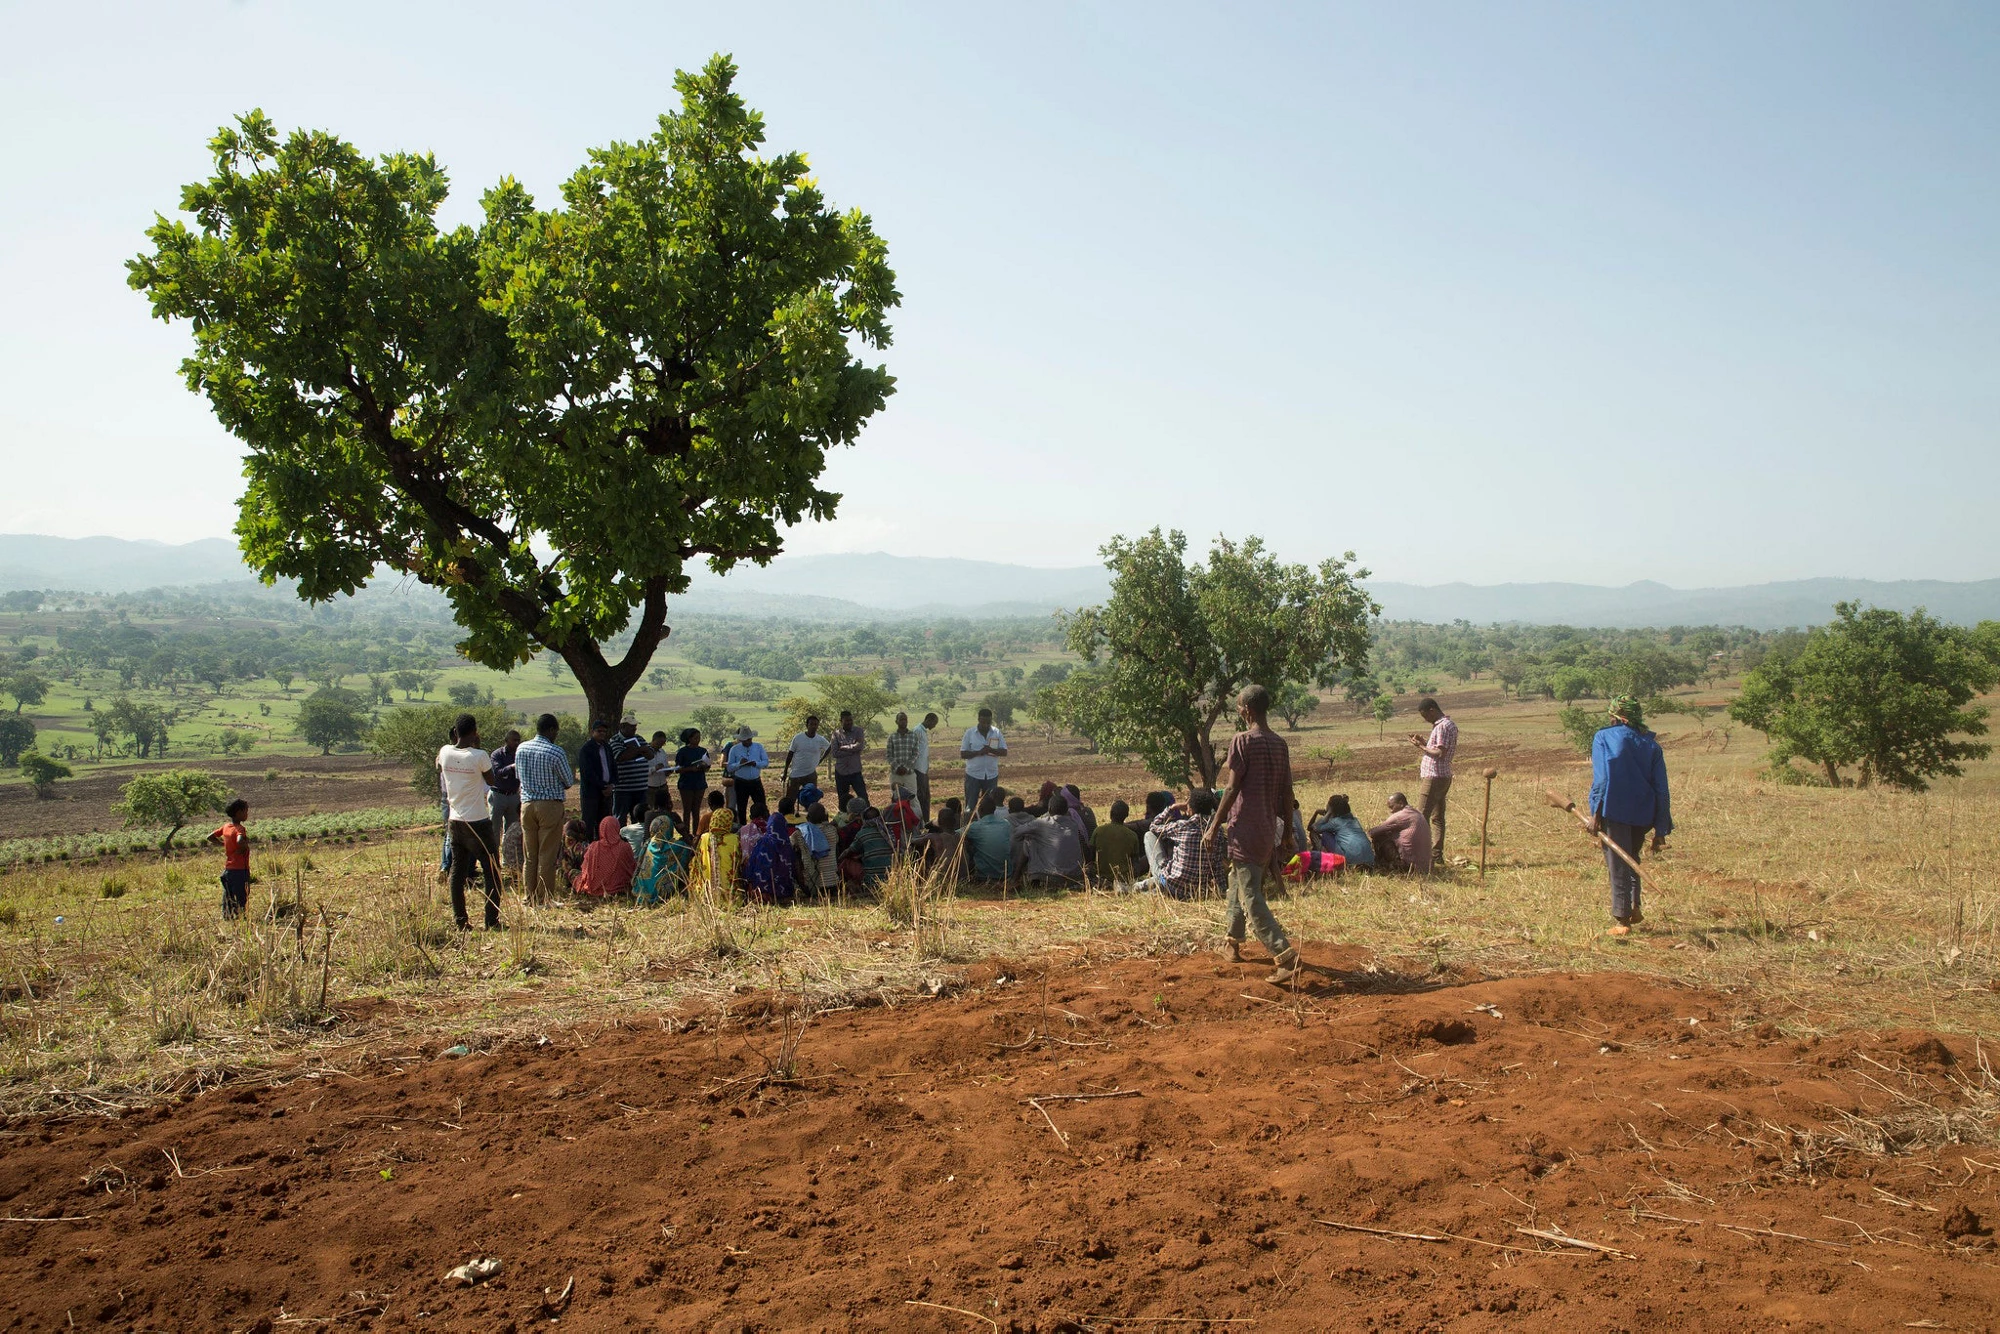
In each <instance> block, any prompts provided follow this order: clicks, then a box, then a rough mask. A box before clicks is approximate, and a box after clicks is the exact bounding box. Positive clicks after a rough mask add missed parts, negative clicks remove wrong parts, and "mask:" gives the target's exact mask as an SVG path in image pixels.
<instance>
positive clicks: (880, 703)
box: [812, 676, 898, 738]
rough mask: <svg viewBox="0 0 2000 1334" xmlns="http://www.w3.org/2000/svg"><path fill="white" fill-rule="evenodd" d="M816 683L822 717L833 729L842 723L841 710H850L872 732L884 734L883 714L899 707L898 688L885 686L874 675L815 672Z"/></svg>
mask: <svg viewBox="0 0 2000 1334" xmlns="http://www.w3.org/2000/svg"><path fill="white" fill-rule="evenodd" d="M812 684H813V690H814V691H815V693H816V694H817V695H818V696H819V700H818V703H819V713H820V717H822V718H824V719H825V720H826V724H827V727H828V728H829V729H832V728H833V727H835V726H837V725H838V723H839V719H840V715H841V711H842V710H846V711H847V712H849V713H852V714H853V715H854V721H855V722H857V723H859V724H861V727H862V729H863V730H864V731H865V732H866V733H867V734H868V735H869V736H871V737H878V738H879V737H881V736H882V735H884V732H883V728H882V715H883V714H885V713H887V712H888V711H889V710H890V709H893V708H895V707H896V704H897V703H898V697H897V695H896V692H895V691H893V690H884V689H883V688H882V685H881V683H880V682H878V681H876V680H875V679H874V678H873V677H870V676H815V677H814V678H813V679H812Z"/></svg>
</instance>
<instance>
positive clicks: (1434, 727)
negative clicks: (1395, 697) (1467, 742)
mask: <svg viewBox="0 0 2000 1334" xmlns="http://www.w3.org/2000/svg"><path fill="white" fill-rule="evenodd" d="M1417 716H1418V717H1419V718H1422V719H1423V720H1424V721H1425V722H1427V723H1429V724H1430V725H1431V734H1430V735H1429V736H1428V737H1422V736H1418V735H1416V734H1415V733H1414V732H1413V733H1411V734H1410V744H1411V745H1413V746H1415V747H1416V748H1417V749H1418V750H1420V751H1422V752H1423V753H1424V758H1423V760H1422V762H1420V763H1419V764H1418V766H1417V777H1418V778H1419V779H1420V780H1421V781H1420V782H1419V783H1418V785H1417V809H1419V810H1421V811H1422V812H1423V813H1424V819H1426V820H1428V821H1429V822H1430V826H1431V840H1432V842H1431V861H1432V863H1433V864H1434V865H1441V864H1442V863H1443V862H1444V803H1445V798H1446V797H1447V796H1449V795H1450V793H1451V757H1452V754H1453V752H1455V751H1456V750H1457V749H1458V724H1457V723H1455V722H1453V721H1452V720H1451V719H1450V718H1448V717H1446V716H1445V711H1444V710H1443V709H1441V708H1439V707H1438V702H1437V701H1436V700H1434V699H1431V698H1428V697H1426V698H1425V699H1423V700H1422V701H1420V702H1419V703H1418V705H1417Z"/></svg>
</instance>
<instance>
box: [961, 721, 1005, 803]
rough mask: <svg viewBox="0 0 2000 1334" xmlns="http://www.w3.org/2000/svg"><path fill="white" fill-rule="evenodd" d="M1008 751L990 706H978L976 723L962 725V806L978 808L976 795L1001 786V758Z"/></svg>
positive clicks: (977, 796) (979, 796)
mask: <svg viewBox="0 0 2000 1334" xmlns="http://www.w3.org/2000/svg"><path fill="white" fill-rule="evenodd" d="M1006 755H1007V738H1006V737H1004V736H1001V735H1000V729H999V728H997V727H995V726H994V725H993V710H991V709H981V710H980V711H979V723H978V725H977V726H974V727H968V728H966V729H965V737H964V739H963V740H961V741H960V742H959V744H958V757H959V758H960V759H962V760H964V761H965V809H967V810H969V811H976V810H978V809H979V799H980V798H981V797H983V796H985V795H986V794H987V793H988V792H991V791H993V789H995V788H997V787H999V786H1000V761H1001V760H1002V759H1004V758H1005V757H1006Z"/></svg>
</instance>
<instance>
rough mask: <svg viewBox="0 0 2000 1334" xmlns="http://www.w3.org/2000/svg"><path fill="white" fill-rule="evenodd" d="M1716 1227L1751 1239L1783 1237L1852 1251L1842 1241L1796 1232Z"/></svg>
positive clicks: (1757, 1228) (1738, 1225)
mask: <svg viewBox="0 0 2000 1334" xmlns="http://www.w3.org/2000/svg"><path fill="white" fill-rule="evenodd" d="M1716 1226H1717V1227H1721V1228H1728V1229H1729V1230H1730V1231H1731V1232H1747V1233H1749V1234H1750V1235H1751V1236H1753V1237H1783V1238H1784V1239H1785V1240H1786V1241H1803V1242H1807V1243H1809V1244H1811V1245H1814V1246H1825V1247H1828V1248H1830V1249H1832V1250H1836V1251H1851V1250H1853V1249H1854V1248H1853V1247H1852V1246H1850V1245H1848V1244H1847V1243H1846V1242H1844V1241H1821V1240H1820V1239H1819V1238H1818V1237H1801V1236H1800V1235H1799V1234H1798V1233H1796V1232H1773V1231H1772V1230H1771V1229H1770V1228H1767V1227H1744V1226H1743V1225H1742V1224H1740V1223H1717V1224H1716Z"/></svg>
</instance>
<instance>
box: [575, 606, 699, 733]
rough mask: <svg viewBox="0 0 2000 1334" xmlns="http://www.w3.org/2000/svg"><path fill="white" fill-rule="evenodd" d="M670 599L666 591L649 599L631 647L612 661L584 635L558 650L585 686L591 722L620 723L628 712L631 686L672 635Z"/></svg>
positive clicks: (588, 721) (588, 722)
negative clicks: (668, 620)
mask: <svg viewBox="0 0 2000 1334" xmlns="http://www.w3.org/2000/svg"><path fill="white" fill-rule="evenodd" d="M666 617H667V600H666V595H665V594H664V593H656V594H653V595H651V596H649V597H648V598H647V599H646V609H645V612H644V613H643V614H642V615H641V617H640V619H639V628H638V630H637V631H636V632H635V633H634V634H633V636H632V647H631V648H630V649H628V650H627V651H626V653H625V656H624V657H623V658H620V659H619V660H618V661H617V662H609V661H607V660H606V659H605V657H604V650H603V649H602V648H601V647H600V646H599V645H598V644H597V642H596V641H595V640H592V639H586V638H584V637H582V636H581V635H579V636H577V637H576V638H574V639H572V640H571V641H570V642H569V643H567V644H564V645H563V646H562V647H561V648H560V649H559V650H558V652H560V653H561V654H562V659H563V661H564V662H566V663H568V664H569V669H570V672H571V674H573V675H574V676H575V677H576V681H577V684H578V685H580V686H582V687H583V697H584V700H585V701H586V702H587V703H588V705H589V708H590V717H589V718H586V719H585V720H584V723H585V725H586V726H588V725H589V724H590V723H593V722H598V721H603V722H607V723H610V724H611V725H612V726H614V727H615V726H617V724H618V719H619V717H620V716H621V715H623V714H624V712H625V697H626V696H627V695H629V694H631V693H632V687H634V686H636V685H637V684H638V683H639V678H640V677H642V676H644V675H645V674H646V666H647V664H648V663H650V662H651V661H652V660H653V654H654V653H655V652H656V651H657V650H658V649H659V647H660V645H661V643H662V642H664V641H665V640H666V638H667V636H668V635H669V634H671V633H672V631H670V630H669V629H668V628H667V620H666Z"/></svg>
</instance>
